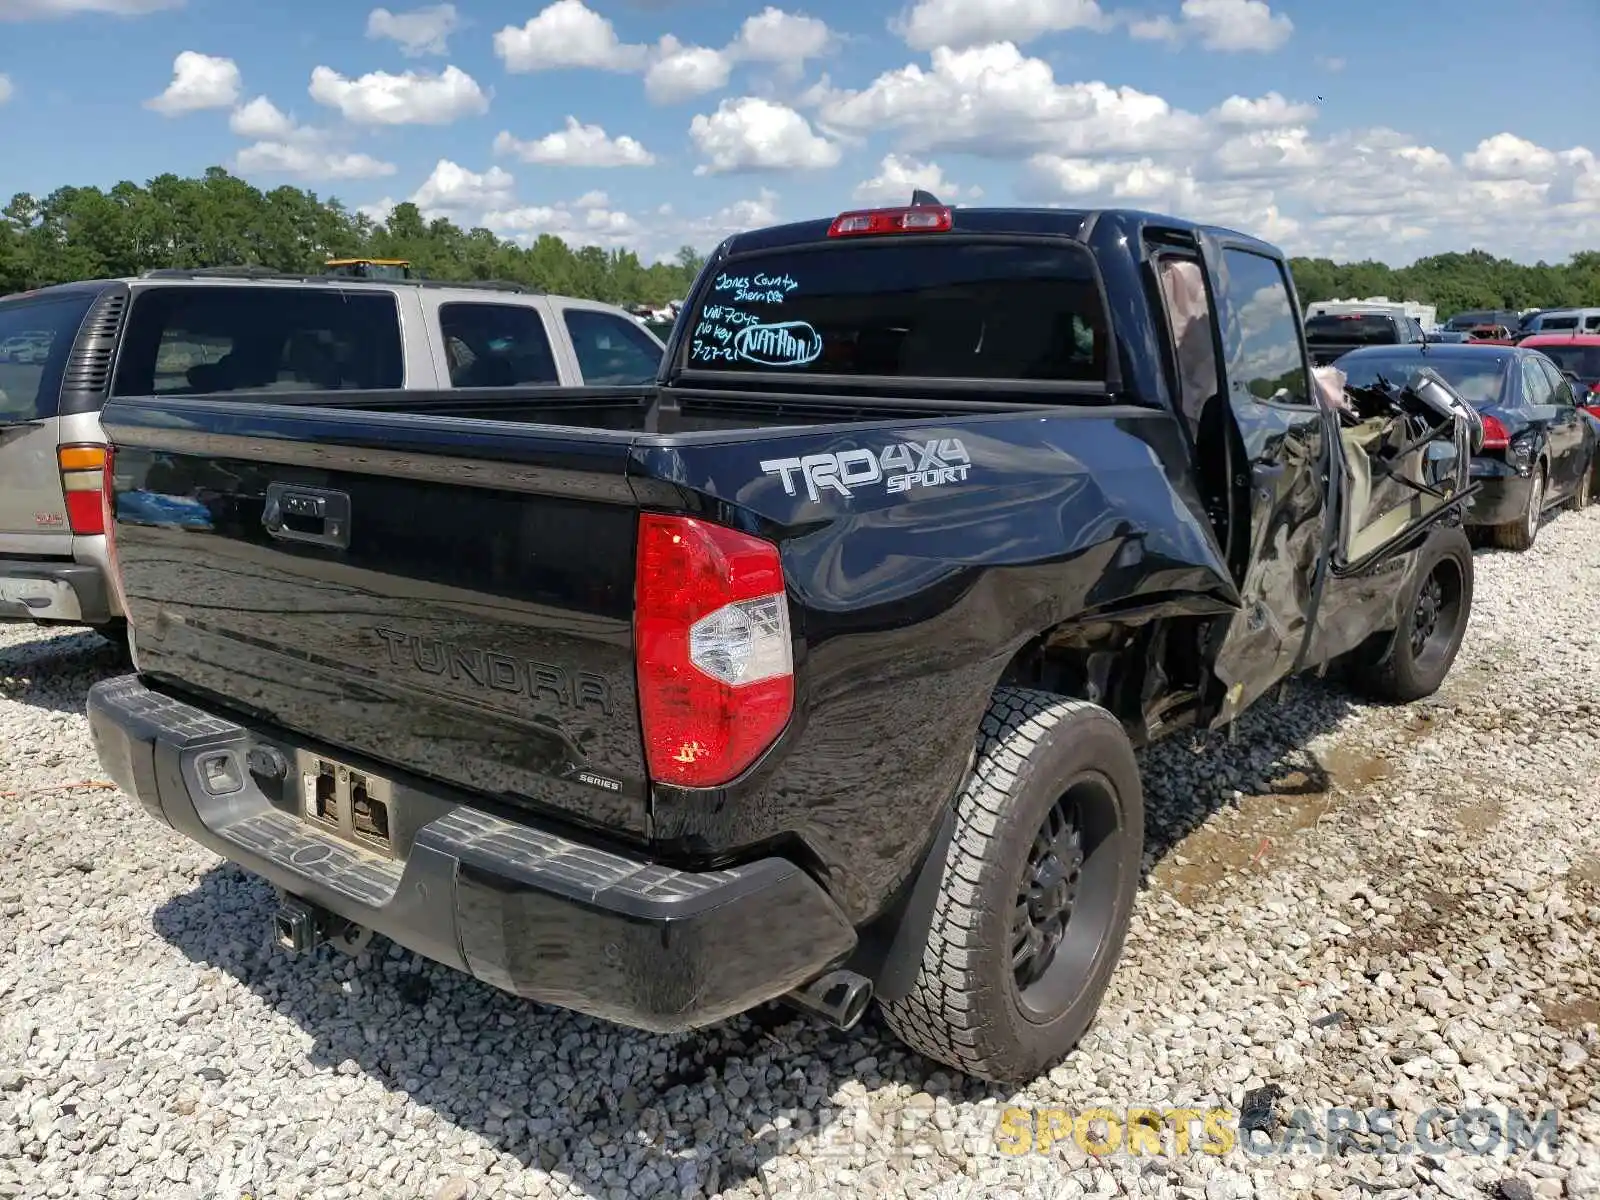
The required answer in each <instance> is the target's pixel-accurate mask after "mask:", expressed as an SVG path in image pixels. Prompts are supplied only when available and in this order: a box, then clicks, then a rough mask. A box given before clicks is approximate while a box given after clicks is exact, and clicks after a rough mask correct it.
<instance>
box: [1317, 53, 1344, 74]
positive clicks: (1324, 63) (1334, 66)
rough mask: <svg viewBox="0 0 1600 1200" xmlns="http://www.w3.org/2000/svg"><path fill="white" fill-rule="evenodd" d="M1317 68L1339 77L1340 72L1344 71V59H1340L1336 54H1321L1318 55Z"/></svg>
mask: <svg viewBox="0 0 1600 1200" xmlns="http://www.w3.org/2000/svg"><path fill="white" fill-rule="evenodd" d="M1317 66H1319V67H1321V68H1322V69H1323V70H1324V71H1327V72H1328V73H1329V74H1331V75H1337V74H1338V73H1339V72H1340V71H1342V70H1344V66H1345V63H1344V59H1342V58H1340V57H1339V56H1338V55H1336V54H1335V55H1326V54H1319V55H1317Z"/></svg>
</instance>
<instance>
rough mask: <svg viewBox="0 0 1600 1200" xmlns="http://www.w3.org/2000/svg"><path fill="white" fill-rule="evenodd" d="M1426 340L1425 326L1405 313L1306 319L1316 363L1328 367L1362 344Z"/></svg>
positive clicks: (1404, 343)
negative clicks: (1327, 365) (1423, 329)
mask: <svg viewBox="0 0 1600 1200" xmlns="http://www.w3.org/2000/svg"><path fill="white" fill-rule="evenodd" d="M1426 340H1427V337H1426V335H1425V334H1424V333H1423V332H1422V326H1421V325H1419V324H1417V322H1416V321H1414V320H1412V319H1411V318H1410V317H1408V316H1406V315H1405V314H1403V313H1395V312H1339V313H1317V314H1316V315H1314V316H1310V317H1307V318H1306V346H1307V347H1308V348H1309V349H1310V351H1311V363H1312V365H1313V366H1319V367H1320V366H1325V365H1326V364H1328V363H1331V362H1333V361H1334V360H1335V359H1337V358H1339V357H1340V356H1341V355H1344V354H1348V353H1349V352H1350V351H1352V350H1359V349H1360V348H1361V347H1363V346H1412V345H1421V344H1422V343H1424V342H1426Z"/></svg>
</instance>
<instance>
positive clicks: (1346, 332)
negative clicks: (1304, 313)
mask: <svg viewBox="0 0 1600 1200" xmlns="http://www.w3.org/2000/svg"><path fill="white" fill-rule="evenodd" d="M1399 340H1400V332H1399V327H1398V326H1397V325H1396V324H1395V321H1394V318H1393V317H1374V316H1366V315H1358V314H1353V313H1352V314H1344V313H1324V314H1322V315H1320V316H1315V317H1312V318H1311V319H1310V320H1308V321H1307V322H1306V341H1307V342H1309V343H1310V344H1311V345H1313V346H1315V345H1318V344H1320V343H1335V342H1337V343H1343V344H1345V345H1350V344H1352V343H1356V344H1364V345H1380V346H1381V345H1392V344H1393V343H1395V342H1398V341H1399Z"/></svg>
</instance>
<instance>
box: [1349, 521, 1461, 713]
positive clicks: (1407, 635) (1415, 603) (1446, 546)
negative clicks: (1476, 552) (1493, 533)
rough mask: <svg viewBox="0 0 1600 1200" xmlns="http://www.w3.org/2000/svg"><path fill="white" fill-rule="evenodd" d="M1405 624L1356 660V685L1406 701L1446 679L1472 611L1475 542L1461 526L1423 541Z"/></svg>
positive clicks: (1431, 690)
mask: <svg viewBox="0 0 1600 1200" xmlns="http://www.w3.org/2000/svg"><path fill="white" fill-rule="evenodd" d="M1413 579H1414V580H1415V582H1414V583H1413V584H1412V586H1411V589H1410V591H1409V592H1408V593H1407V596H1406V599H1405V608H1404V615H1403V616H1402V617H1401V618H1400V625H1399V627H1398V628H1397V629H1395V630H1394V632H1393V633H1392V634H1391V635H1389V636H1388V637H1387V638H1386V639H1380V640H1379V641H1378V642H1377V644H1376V645H1375V646H1373V647H1372V648H1371V649H1369V650H1368V651H1367V652H1366V653H1365V654H1362V653H1361V652H1357V654H1356V656H1355V657H1354V658H1353V660H1352V664H1351V665H1352V668H1353V670H1352V676H1353V682H1354V683H1355V684H1356V686H1357V687H1358V688H1359V689H1360V690H1361V691H1363V692H1366V693H1367V694H1368V695H1371V696H1374V697H1376V698H1377V699H1380V700H1392V701H1396V702H1398V703H1406V702H1408V701H1411V700H1420V699H1421V698H1422V697H1423V696H1431V695H1433V693H1434V692H1436V691H1438V690H1439V687H1440V685H1441V684H1443V683H1444V679H1445V676H1446V675H1448V674H1449V673H1450V667H1451V666H1452V665H1453V664H1454V663H1455V660H1456V654H1457V653H1458V652H1459V651H1460V649H1461V641H1462V639H1463V638H1464V637H1465V636H1466V632H1467V618H1468V616H1469V615H1470V614H1471V612H1472V545H1471V543H1470V542H1468V541H1467V535H1466V534H1465V533H1463V532H1462V531H1461V530H1460V529H1446V530H1442V531H1440V532H1439V533H1436V534H1434V535H1433V536H1432V537H1431V538H1429V539H1428V541H1427V542H1426V543H1425V544H1424V546H1423V549H1422V556H1421V558H1420V559H1418V562H1417V568H1416V571H1415V572H1414V574H1413Z"/></svg>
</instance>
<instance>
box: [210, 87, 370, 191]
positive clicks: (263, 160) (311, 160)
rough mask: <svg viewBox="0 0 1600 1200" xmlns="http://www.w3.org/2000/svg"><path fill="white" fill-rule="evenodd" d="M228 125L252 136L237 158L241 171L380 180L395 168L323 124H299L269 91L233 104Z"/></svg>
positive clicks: (238, 167)
mask: <svg viewBox="0 0 1600 1200" xmlns="http://www.w3.org/2000/svg"><path fill="white" fill-rule="evenodd" d="M228 128H229V129H231V130H232V131H233V132H234V133H236V134H238V135H239V136H240V137H243V138H249V139H253V141H252V144H251V145H248V146H246V147H245V148H244V149H242V150H240V151H239V153H238V154H237V155H236V156H235V157H234V169H235V170H237V171H238V172H239V173H240V174H241V175H288V176H293V177H295V178H297V179H378V178H382V177H383V176H386V175H393V174H394V172H395V167H394V164H393V163H390V162H384V161H383V160H382V159H379V158H374V157H373V156H372V155H370V154H362V153H358V152H356V151H353V150H350V149H348V148H347V147H345V146H342V145H340V144H338V142H337V141H336V140H335V139H334V137H333V136H332V135H331V134H329V133H328V131H327V130H325V129H316V128H313V127H311V126H308V125H301V124H300V123H299V122H298V121H296V120H295V119H294V118H293V117H291V116H289V115H288V114H286V113H284V112H283V111H282V110H281V109H280V108H278V106H277V105H275V104H273V103H272V101H271V100H269V99H267V97H265V96H257V97H256V98H255V99H253V100H251V101H250V102H249V103H248V104H242V105H240V106H239V107H238V108H236V109H234V110H233V113H232V114H231V115H230V116H229V118H228Z"/></svg>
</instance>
